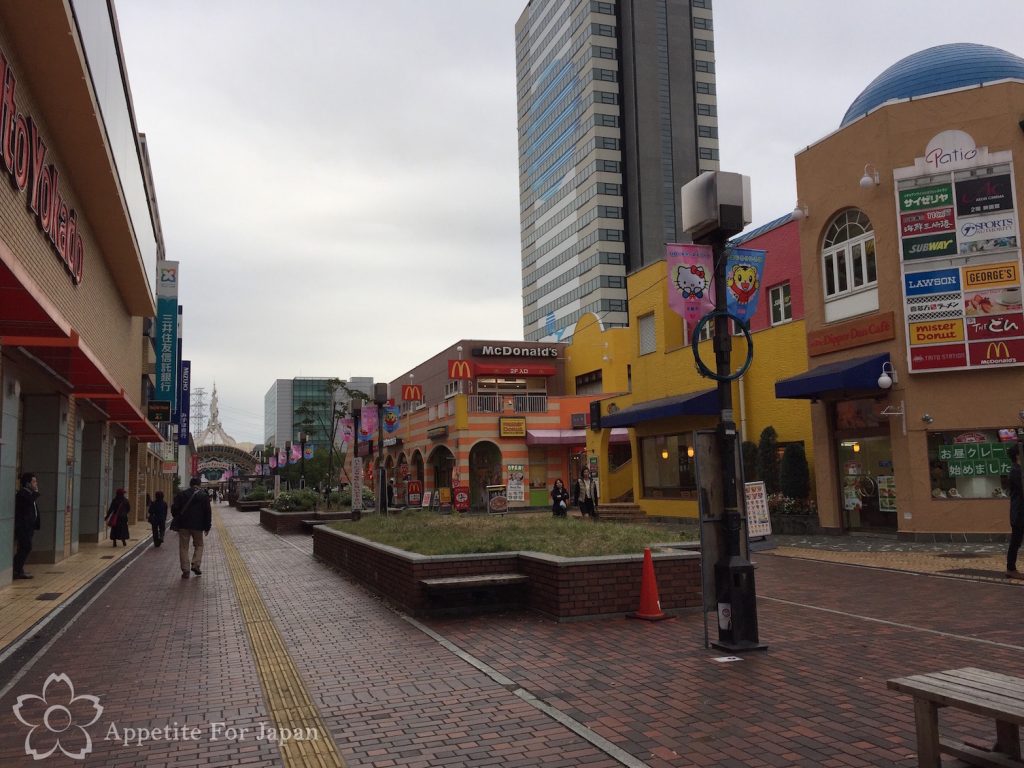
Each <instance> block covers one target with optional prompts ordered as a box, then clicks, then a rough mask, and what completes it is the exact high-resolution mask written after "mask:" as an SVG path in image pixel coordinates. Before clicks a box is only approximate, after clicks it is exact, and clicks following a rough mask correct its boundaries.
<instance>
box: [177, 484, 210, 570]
mask: <svg viewBox="0 0 1024 768" xmlns="http://www.w3.org/2000/svg"><path fill="white" fill-rule="evenodd" d="M200 485H201V481H200V480H199V478H198V477H193V478H192V480H191V481H189V484H188V490H187V491H182V492H181V493H179V494H178V495H177V496H176V497H175V498H174V504H172V505H171V517H172V521H171V529H172V530H176V531H177V532H178V562H179V564H180V565H181V578H183V579H187V578H188V577H189V575H190V574H189V568H190V567H191V569H192V573H194V574H195V575H196V576H201V575H202V573H203V571H202V569H201V568H200V566H201V565H202V564H203V537H204V536H209V535H210V528H212V527H213V511H212V510H211V509H210V497H209V496H208V495H207V494H206V491H204V490H203V489H202V488H201V487H200ZM189 542H192V544H193V546H194V549H193V551H192V559H191V561H190V560H189V556H188V545H189Z"/></svg>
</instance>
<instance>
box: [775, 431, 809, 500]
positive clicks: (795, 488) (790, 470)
mask: <svg viewBox="0 0 1024 768" xmlns="http://www.w3.org/2000/svg"><path fill="white" fill-rule="evenodd" d="M779 488H780V490H781V491H782V494H783V495H784V496H788V497H789V498H791V499H797V500H798V501H804V500H805V499H806V498H807V497H808V495H810V492H811V472H810V470H809V469H808V467H807V455H806V454H805V453H804V447H803V446H802V445H800V444H799V443H791V444H789V445H787V446H786V450H785V452H783V454H782V464H781V466H780V467H779Z"/></svg>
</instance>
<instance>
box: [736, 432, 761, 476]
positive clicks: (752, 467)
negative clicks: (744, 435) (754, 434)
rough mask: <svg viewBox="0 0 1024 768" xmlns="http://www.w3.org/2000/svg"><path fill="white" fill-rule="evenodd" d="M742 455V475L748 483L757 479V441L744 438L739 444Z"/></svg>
mask: <svg viewBox="0 0 1024 768" xmlns="http://www.w3.org/2000/svg"><path fill="white" fill-rule="evenodd" d="M740 448H741V450H742V455H743V477H744V479H745V480H746V482H748V483H750V482H753V481H754V480H757V479H758V477H757V443H752V442H751V441H750V440H744V441H743V444H742V445H741V446H740Z"/></svg>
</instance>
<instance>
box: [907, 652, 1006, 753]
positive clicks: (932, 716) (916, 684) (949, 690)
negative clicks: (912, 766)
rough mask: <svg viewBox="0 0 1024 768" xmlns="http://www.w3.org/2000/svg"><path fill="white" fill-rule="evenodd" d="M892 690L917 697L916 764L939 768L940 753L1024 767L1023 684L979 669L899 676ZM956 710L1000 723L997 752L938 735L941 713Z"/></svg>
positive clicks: (996, 744)
mask: <svg viewBox="0 0 1024 768" xmlns="http://www.w3.org/2000/svg"><path fill="white" fill-rule="evenodd" d="M887 685H888V687H889V688H890V689H892V690H894V691H900V692H901V693H908V694H910V695H911V696H913V697H914V718H915V721H916V726H917V764H918V766H920V768H937V767H938V766H940V765H941V764H942V758H941V753H943V752H945V753H946V754H948V755H953V756H955V757H958V758H959V759H961V760H963V761H964V762H967V763H971V764H972V765H981V766H992V767H993V768H1008V767H1009V766H1016V767H1017V768H1021V766H1024V761H1022V760H1021V751H1020V732H1019V728H1020V725H1021V723H1024V679H1021V678H1019V677H1010V676H1009V675H1002V674H999V673H998V672H988V671H986V670H984V669H977V668H976V667H964V668H963V669H950V670H947V671H945V672H932V673H930V674H925V675H913V676H911V677H898V678H895V679H894V680H889V681H888V683H887ZM941 707H956V708H957V709H963V710H965V711H967V712H973V713H975V714H977V715H982V716H984V717H990V718H992V719H993V720H994V721H995V724H996V743H995V747H994V748H993V749H992V750H991V751H989V750H985V749H980V748H978V747H975V746H971V745H969V744H964V743H963V742H960V741H955V740H953V739H948V738H944V737H940V736H939V708H941Z"/></svg>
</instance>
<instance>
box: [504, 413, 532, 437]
mask: <svg viewBox="0 0 1024 768" xmlns="http://www.w3.org/2000/svg"><path fill="white" fill-rule="evenodd" d="M498 434H499V435H500V436H501V437H526V419H525V418H524V417H522V416H501V417H499V418H498Z"/></svg>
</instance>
